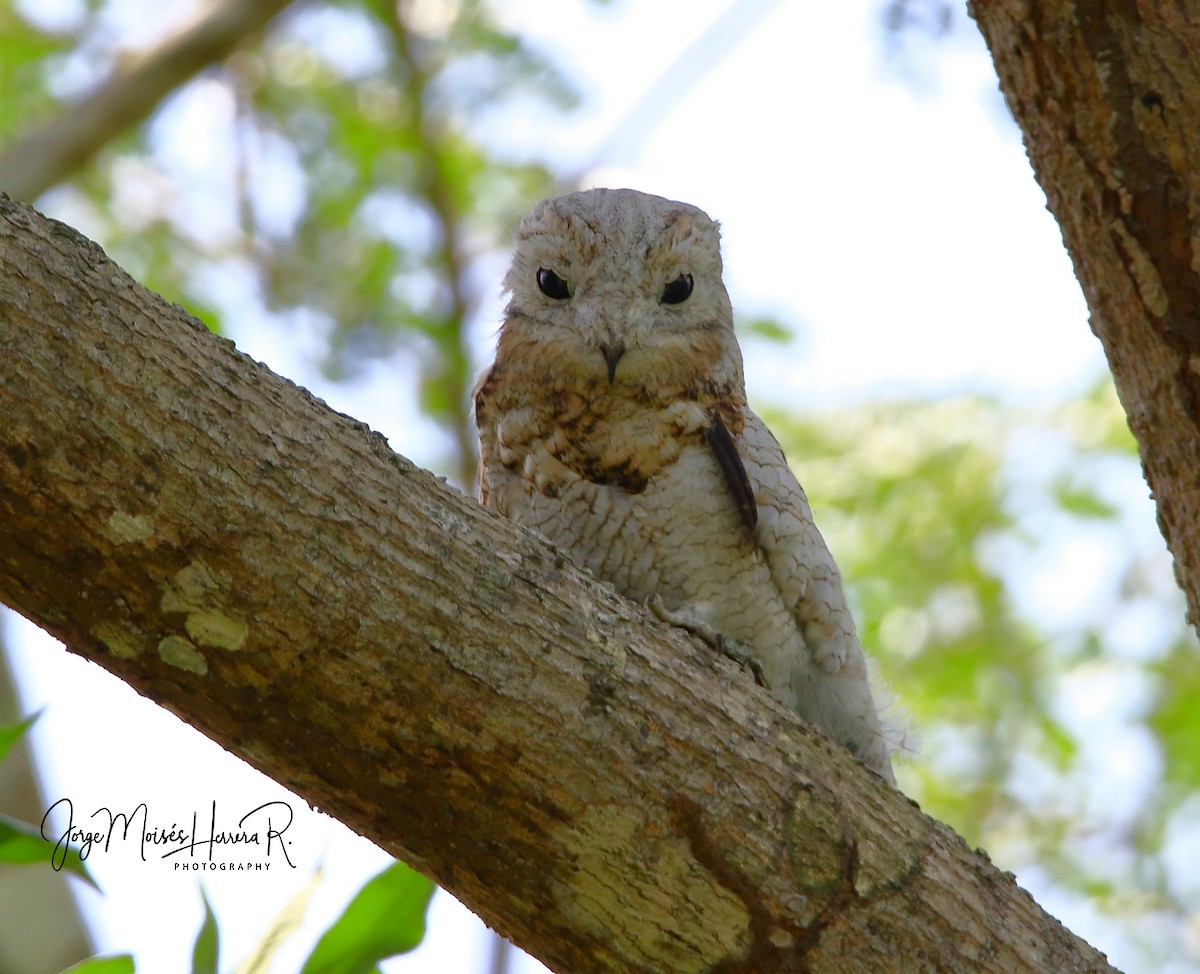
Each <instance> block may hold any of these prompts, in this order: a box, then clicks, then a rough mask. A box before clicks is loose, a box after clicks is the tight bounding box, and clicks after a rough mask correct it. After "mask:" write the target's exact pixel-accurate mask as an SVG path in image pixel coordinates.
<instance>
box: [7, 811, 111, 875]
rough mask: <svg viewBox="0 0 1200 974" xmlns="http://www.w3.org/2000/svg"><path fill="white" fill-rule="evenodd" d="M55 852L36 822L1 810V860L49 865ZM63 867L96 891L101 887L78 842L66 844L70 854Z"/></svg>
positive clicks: (67, 855)
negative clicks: (12, 815) (80, 856)
mask: <svg viewBox="0 0 1200 974" xmlns="http://www.w3.org/2000/svg"><path fill="white" fill-rule="evenodd" d="M53 854H54V846H53V845H52V844H51V842H50V840H49V839H44V838H42V833H41V830H40V829H39V828H38V827H37V826H36V825H31V824H30V823H28V822H22V821H21V820H20V819H16V818H11V817H10V816H8V815H4V814H0V862H8V863H20V864H25V863H34V862H44V863H46V864H47V865H50V860H51V856H52V855H53ZM61 868H64V869H66V870H67V871H68V872H71V873H74V874H75V875H76V876H78V877H79V878H80V879H82V880H83V881H84V882H85V883H87V884H88V885H89V886H91V887H92V888H93V889H95V890H97V891H98V890H99V889H100V887H99V886H97V885H96V880H94V879H93V878H92V874H91V873H89V872H88V870H87V867H86V866H85V865H84V864H83V860H82V859H80V858H79V847H78V846H77V845H74V844H72V845H70V846H68V847H67V854H66V857H65V859H64V860H63V864H62V867H61Z"/></svg>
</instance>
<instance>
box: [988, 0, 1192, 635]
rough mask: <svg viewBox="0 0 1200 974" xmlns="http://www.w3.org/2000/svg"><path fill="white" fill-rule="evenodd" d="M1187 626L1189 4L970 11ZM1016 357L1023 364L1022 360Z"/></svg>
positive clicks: (1075, 1)
mask: <svg viewBox="0 0 1200 974" xmlns="http://www.w3.org/2000/svg"><path fill="white" fill-rule="evenodd" d="M971 13H972V15H973V16H974V17H975V19H976V21H977V22H978V23H979V27H980V30H982V31H983V35H984V37H985V38H986V39H987V43H988V46H989V48H990V49H991V52H992V58H993V60H994V61H995V63H996V69H997V72H998V73H999V75H1000V86H1001V88H1002V89H1003V91H1004V95H1005V98H1006V99H1007V101H1008V106H1009V108H1010V109H1011V111H1012V113H1013V115H1014V116H1015V118H1016V120H1017V123H1018V124H1019V125H1020V126H1021V130H1022V132H1023V133H1024V135H1025V146H1026V149H1027V151H1028V152H1029V159H1030V162H1031V163H1032V164H1033V169H1034V173H1035V174H1036V176H1037V178H1038V182H1040V183H1041V185H1042V188H1043V189H1044V190H1045V191H1046V198H1047V200H1048V201H1049V206H1050V210H1051V212H1052V213H1053V214H1054V216H1055V217H1056V218H1057V220H1058V223H1059V226H1060V227H1061V228H1062V233H1063V241H1064V243H1065V244H1066V247H1067V250H1068V251H1069V252H1070V254H1071V259H1072V260H1073V261H1074V263H1075V274H1076V276H1077V277H1078V278H1079V282H1080V284H1082V286H1083V292H1084V295H1085V297H1086V298H1087V302H1088V307H1089V308H1090V309H1091V323H1092V330H1093V331H1094V332H1095V333H1096V335H1097V337H1098V338H1099V339H1100V341H1101V342H1102V343H1103V345H1104V351H1105V354H1106V355H1107V356H1108V362H1109V366H1110V367H1111V369H1112V373H1113V378H1114V379H1115V381H1116V386H1117V392H1118V394H1119V395H1120V397H1121V403H1122V405H1123V406H1124V407H1125V413H1126V415H1127V416H1128V417H1129V425H1130V428H1131V429H1132V430H1133V434H1134V436H1135V437H1137V441H1138V446H1139V450H1140V453H1141V457H1142V466H1143V469H1144V470H1145V473H1146V479H1147V481H1149V484H1150V490H1151V493H1152V494H1153V495H1154V499H1155V501H1156V503H1157V506H1158V522H1159V525H1160V527H1161V529H1162V533H1163V536H1164V537H1165V538H1166V540H1167V545H1168V546H1169V547H1170V549H1171V553H1172V555H1173V556H1174V558H1175V576H1176V578H1177V579H1178V581H1179V585H1180V587H1181V588H1182V589H1183V591H1184V592H1185V594H1186V595H1187V600H1188V607H1189V611H1190V617H1191V619H1192V621H1193V623H1195V621H1196V620H1197V619H1200V611H1198V610H1200V490H1197V482H1196V472H1197V471H1198V470H1200V431H1198V429H1197V423H1198V421H1200V276H1198V273H1200V224H1198V222H1197V221H1198V220H1200V20H1198V19H1197V18H1196V15H1195V9H1194V8H1193V7H1191V6H1190V5H1188V4H1182V3H1180V4H1171V3H1133V2H1127V0H1126V2H1118V3H1105V2H1101V0H1039V2H1037V3H1029V2H1027V0H974V2H973V3H972V4H971ZM1030 354H1031V355H1033V354H1037V350H1036V349H1030Z"/></svg>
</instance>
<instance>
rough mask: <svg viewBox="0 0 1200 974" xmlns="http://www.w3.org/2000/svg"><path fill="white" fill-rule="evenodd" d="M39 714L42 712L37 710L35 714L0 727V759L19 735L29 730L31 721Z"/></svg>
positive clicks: (2, 758) (31, 724) (6, 753)
mask: <svg viewBox="0 0 1200 974" xmlns="http://www.w3.org/2000/svg"><path fill="white" fill-rule="evenodd" d="M40 716H42V712H41V711H40V710H39V711H38V712H37V713H36V714H33V715H31V716H29V717H26V718H25V719H24V720H19V721H17V722H16V723H15V724H5V725H4V726H3V727H0V761H3V760H4V758H5V757H6V756H7V755H8V752H9V751H10V750H12V746H13V745H14V744H16V743H17V741H19V740H20V739H21V735H22V734H24V733H25V732H26V731H27V730H29V728H30V727H32V726H33V722H34V721H35V720H37V719H38V718H39V717H40Z"/></svg>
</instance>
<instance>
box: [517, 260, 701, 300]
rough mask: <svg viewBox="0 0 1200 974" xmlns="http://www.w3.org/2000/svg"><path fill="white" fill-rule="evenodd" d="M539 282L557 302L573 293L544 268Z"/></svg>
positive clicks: (547, 295) (539, 272)
mask: <svg viewBox="0 0 1200 974" xmlns="http://www.w3.org/2000/svg"><path fill="white" fill-rule="evenodd" d="M537 282H538V287H539V288H540V289H541V291H542V294H544V295H546V297H548V298H554V300H555V301H562V300H563V299H564V298H569V297H570V296H571V292H570V291H568V290H567V282H566V281H564V280H563V279H562V278H561V277H559V276H558V275H557V274H555V273H554V271H548V270H546V268H544V267H539V268H538V272H537ZM689 290H690V287H689Z"/></svg>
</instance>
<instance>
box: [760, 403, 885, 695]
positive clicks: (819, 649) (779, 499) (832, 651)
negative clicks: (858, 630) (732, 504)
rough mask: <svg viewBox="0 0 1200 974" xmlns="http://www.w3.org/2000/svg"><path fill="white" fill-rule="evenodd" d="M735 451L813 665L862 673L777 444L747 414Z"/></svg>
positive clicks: (833, 572)
mask: <svg viewBox="0 0 1200 974" xmlns="http://www.w3.org/2000/svg"><path fill="white" fill-rule="evenodd" d="M744 414H745V426H744V428H743V429H742V433H741V435H740V437H739V438H738V448H739V452H740V455H741V458H742V464H743V465H744V467H745V469H746V476H747V477H748V479H749V481H750V484H751V485H752V487H753V490H754V497H755V500H756V502H757V506H758V523H757V525H756V527H755V537H756V540H757V542H758V546H759V548H760V549H761V550H762V552H763V554H764V555H765V556H766V559H767V563H768V565H769V566H770V570H771V578H772V580H773V581H774V583H775V585H776V587H777V588H778V589H779V592H780V594H781V595H782V596H783V600H784V603H785V604H786V605H789V606H791V607H792V613H793V615H794V617H795V619H796V623H797V625H798V626H799V628H800V631H801V633H802V634H803V636H804V641H805V643H806V644H807V646H808V650H809V653H810V654H811V656H812V659H813V662H814V663H815V664H816V665H817V666H818V667H819V668H820V669H821V670H823V671H824V672H826V673H837V672H839V671H840V670H842V669H843V667H845V666H847V665H850V666H852V667H854V668H855V669H861V670H862V671H863V672H865V664H864V663H863V662H862V660H861V657H862V651H861V649H860V648H859V644H858V637H857V636H856V634H855V631H854V619H853V617H852V616H851V615H850V609H849V606H848V605H847V604H846V596H845V593H844V592H843V591H842V578H841V573H840V572H839V571H838V567H837V565H836V564H835V563H834V560H833V555H831V554H830V553H829V548H828V547H826V545H825V539H824V538H822V537H821V533H820V531H818V530H817V526H816V524H814V523H813V517H812V511H811V510H810V509H809V506H808V498H807V497H806V496H805V495H804V490H803V488H801V486H800V483H799V481H798V480H797V479H796V475H795V474H793V473H792V471H791V468H790V467H788V465H787V460H785V459H784V456H783V450H782V449H781V448H780V446H779V443H778V441H777V440H776V439H775V437H774V436H773V435H772V434H771V431H770V430H769V429H767V426H766V424H765V423H764V422H763V421H762V420H761V419H759V418H758V416H756V415H755V414H754V413H753V412H752V411H751V410H750V409H748V408H747V409H745V410H744Z"/></svg>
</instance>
